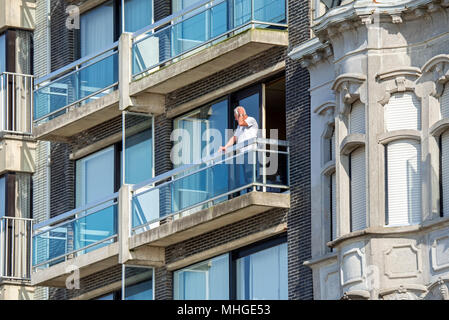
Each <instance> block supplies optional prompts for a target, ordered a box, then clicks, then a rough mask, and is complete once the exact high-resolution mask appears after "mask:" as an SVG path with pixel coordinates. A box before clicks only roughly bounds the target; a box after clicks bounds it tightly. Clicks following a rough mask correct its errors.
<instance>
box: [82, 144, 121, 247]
mask: <svg viewBox="0 0 449 320" xmlns="http://www.w3.org/2000/svg"><path fill="white" fill-rule="evenodd" d="M114 191H115V188H114V147H109V148H107V149H105V150H101V151H99V152H96V153H94V154H92V155H90V156H88V157H86V158H83V159H81V160H78V161H77V162H76V206H77V207H78V208H79V207H82V206H85V205H86V204H90V203H92V202H95V201H100V200H102V199H104V198H106V197H107V196H109V195H111V194H113V193H114ZM114 210H115V208H114V207H113V206H112V201H111V205H109V206H108V204H102V205H99V206H98V207H95V208H92V209H90V210H89V211H88V212H87V213H91V214H89V215H87V216H85V217H83V218H81V219H78V220H76V225H75V246H76V248H84V247H86V246H88V245H89V244H91V243H95V242H98V241H100V240H103V239H106V238H108V237H111V236H112V235H114V234H116V225H115V215H114ZM98 248H99V247H98V246H94V247H92V248H90V249H88V250H86V251H85V253H87V252H88V251H91V250H95V249H98Z"/></svg>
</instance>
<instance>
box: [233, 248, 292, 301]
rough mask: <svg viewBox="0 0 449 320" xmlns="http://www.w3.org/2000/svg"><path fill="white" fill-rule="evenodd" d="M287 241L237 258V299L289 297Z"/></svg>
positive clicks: (280, 298)
mask: <svg viewBox="0 0 449 320" xmlns="http://www.w3.org/2000/svg"><path fill="white" fill-rule="evenodd" d="M287 264H288V259H287V243H283V244H281V245H278V246H275V247H271V248H269V249H265V250H262V251H259V252H256V253H253V254H251V255H248V256H246V257H243V258H240V259H238V260H237V299H239V300H286V299H287V298H288V278H287V276H288V270H287Z"/></svg>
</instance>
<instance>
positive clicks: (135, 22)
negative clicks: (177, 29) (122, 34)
mask: <svg viewBox="0 0 449 320" xmlns="http://www.w3.org/2000/svg"><path fill="white" fill-rule="evenodd" d="M152 22H153V1H152V0H125V31H126V32H135V31H138V30H140V29H142V28H144V27H146V26H149V25H150V24H151V23H152Z"/></svg>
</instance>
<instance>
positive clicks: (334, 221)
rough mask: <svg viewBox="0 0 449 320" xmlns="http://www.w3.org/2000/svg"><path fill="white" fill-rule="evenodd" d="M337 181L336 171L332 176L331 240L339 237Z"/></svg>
mask: <svg viewBox="0 0 449 320" xmlns="http://www.w3.org/2000/svg"><path fill="white" fill-rule="evenodd" d="M336 191H337V181H336V174H335V172H334V173H333V174H332V175H331V176H330V212H331V213H330V227H331V230H330V231H331V240H335V239H337V193H336Z"/></svg>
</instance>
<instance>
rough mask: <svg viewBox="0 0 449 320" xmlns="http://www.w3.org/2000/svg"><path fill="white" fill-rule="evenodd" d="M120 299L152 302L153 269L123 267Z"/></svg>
mask: <svg viewBox="0 0 449 320" xmlns="http://www.w3.org/2000/svg"><path fill="white" fill-rule="evenodd" d="M123 268H124V272H123V273H122V288H123V289H124V292H121V295H120V296H121V299H123V300H153V276H154V269H153V268H149V267H144V266H130V265H123Z"/></svg>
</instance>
